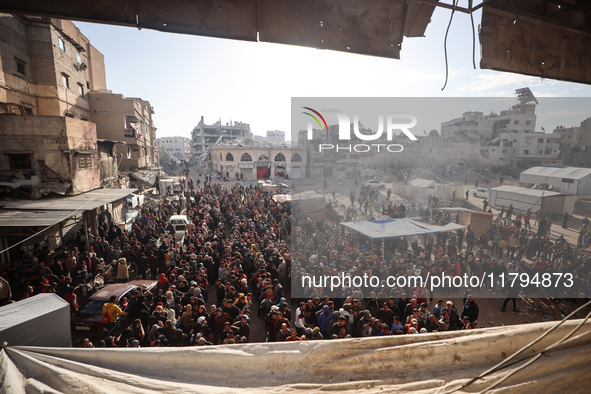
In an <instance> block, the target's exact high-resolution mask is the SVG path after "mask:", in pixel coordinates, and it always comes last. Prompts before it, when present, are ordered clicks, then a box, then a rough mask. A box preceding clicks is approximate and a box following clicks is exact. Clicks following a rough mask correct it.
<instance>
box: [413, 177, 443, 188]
mask: <svg viewBox="0 0 591 394" xmlns="http://www.w3.org/2000/svg"><path fill="white" fill-rule="evenodd" d="M408 184H409V185H411V186H413V187H420V188H422V189H425V188H429V187H435V185H437V182H435V181H434V180H431V179H421V178H417V179H413V180H412V181H410V182H408Z"/></svg>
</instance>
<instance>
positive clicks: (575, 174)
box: [521, 166, 591, 179]
mask: <svg viewBox="0 0 591 394" xmlns="http://www.w3.org/2000/svg"><path fill="white" fill-rule="evenodd" d="M521 175H536V176H543V177H552V178H568V179H582V178H585V177H586V176H589V175H591V168H581V167H559V166H556V167H555V166H552V167H543V166H538V167H532V168H530V169H528V170H525V171H523V172H522V173H521Z"/></svg>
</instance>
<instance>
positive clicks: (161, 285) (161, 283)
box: [158, 273, 168, 291]
mask: <svg viewBox="0 0 591 394" xmlns="http://www.w3.org/2000/svg"><path fill="white" fill-rule="evenodd" d="M158 289H162V291H166V290H168V279H167V278H166V274H165V273H161V274H160V278H159V279H158Z"/></svg>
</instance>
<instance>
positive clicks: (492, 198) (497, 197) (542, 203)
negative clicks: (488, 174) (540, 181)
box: [488, 185, 577, 216]
mask: <svg viewBox="0 0 591 394" xmlns="http://www.w3.org/2000/svg"><path fill="white" fill-rule="evenodd" d="M488 195H489V204H490V206H491V207H493V208H497V209H501V208H507V207H508V206H509V205H513V208H514V209H515V210H517V211H520V212H525V211H527V210H528V209H531V212H532V213H534V214H535V213H536V212H537V211H538V209H540V212H541V214H542V216H549V215H552V214H558V215H561V214H563V213H564V212H568V213H569V215H570V214H572V213H573V211H574V209H575V203H576V201H577V196H574V195H566V194H563V193H556V192H553V191H549V190H538V189H527V188H524V187H515V186H508V185H503V186H497V187H493V188H492V189H490V190H489V192H488Z"/></svg>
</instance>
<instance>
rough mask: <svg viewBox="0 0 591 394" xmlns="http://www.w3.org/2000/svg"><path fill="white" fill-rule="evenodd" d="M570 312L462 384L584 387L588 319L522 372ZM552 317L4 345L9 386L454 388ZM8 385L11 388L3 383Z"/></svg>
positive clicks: (525, 389) (1, 355) (528, 389)
mask: <svg viewBox="0 0 591 394" xmlns="http://www.w3.org/2000/svg"><path fill="white" fill-rule="evenodd" d="M580 322H581V321H570V322H567V323H565V324H564V325H563V326H561V327H560V328H558V329H557V330H555V331H554V332H552V333H551V334H550V335H548V336H547V337H546V338H545V339H543V340H542V341H540V342H539V343H537V344H536V345H534V346H533V347H532V348H531V349H528V350H527V351H526V352H524V353H523V354H522V355H521V356H519V357H518V358H517V359H516V360H515V361H517V362H516V363H510V366H509V367H508V368H506V369H503V370H501V371H499V372H496V373H495V374H493V375H490V376H489V377H486V378H485V379H483V380H479V381H477V382H476V383H475V384H473V385H471V386H469V388H467V389H464V390H462V391H460V392H474V391H477V390H482V389H484V388H485V387H487V386H488V385H489V384H491V383H492V382H493V381H496V380H498V379H500V378H501V377H503V376H505V375H506V374H507V373H509V372H511V371H514V372H516V373H515V374H514V375H513V376H511V377H510V378H509V379H507V380H506V381H504V382H503V383H502V384H501V385H500V386H499V387H497V389H496V390H497V391H495V392H502V393H511V394H517V393H527V394H531V393H539V392H544V393H549V392H556V393H564V392H569V391H570V392H588V388H589V387H590V386H589V385H590V384H591V374H589V366H590V364H591V352H590V350H591V336H590V335H589V334H591V324H590V323H587V324H585V325H583V326H582V327H581V329H579V330H578V331H577V332H576V333H575V335H573V336H572V337H571V340H570V341H568V342H565V343H564V344H563V345H561V346H559V347H557V349H555V350H552V351H548V352H547V353H545V356H543V357H542V358H540V359H539V360H537V361H536V362H535V363H534V364H532V365H531V366H529V367H526V368H525V369H523V370H521V371H517V369H518V368H520V366H521V365H523V364H524V363H525V362H526V361H527V360H528V359H529V358H530V357H531V356H533V355H535V354H537V352H539V351H540V350H542V349H545V348H546V347H547V346H549V345H551V344H553V343H556V342H557V341H558V340H560V339H561V338H564V337H565V336H566V335H568V334H569V332H570V331H571V330H572V329H573V328H574V327H575V326H576V325H578V324H579V323H580ZM555 324H556V322H545V323H535V324H528V325H518V326H508V327H497V328H489V329H480V330H467V331H454V332H447V333H433V334H417V335H404V336H389V337H375V338H360V339H348V340H347V339H344V340H326V341H305V342H285V343H267V344H265V343H262V344H254V343H253V344H246V345H220V346H211V347H190V348H140V349H133V348H129V349H73V348H34V347H16V348H11V347H8V348H6V349H4V350H2V351H0V368H1V369H0V381H1V382H3V383H2V384H3V387H2V389H3V390H4V391H3V392H6V393H23V392H27V393H29V392H30V393H32V392H36V391H37V390H39V388H43V389H45V390H54V391H51V392H63V393H99V392H100V393H146V392H148V393H149V392H170V391H178V392H183V393H205V392H207V393H211V392H223V393H231V392H241V393H245V392H255V391H256V392H277V393H279V392H281V393H283V392H289V391H292V392H293V391H314V392H317V391H331V392H358V391H360V390H362V391H363V392H365V393H378V392H414V393H433V392H435V393H439V392H441V393H442V392H449V391H450V390H452V389H454V388H458V387H460V386H461V385H462V384H463V383H465V382H467V381H468V380H469V379H471V378H473V377H475V376H477V375H479V374H480V373H481V372H484V371H486V370H487V369H489V368H491V367H492V366H494V365H496V364H497V363H498V362H500V361H502V360H504V359H506V358H507V357H509V356H510V355H511V354H512V353H514V352H515V351H517V350H518V349H520V348H521V347H523V346H524V345H525V344H527V343H529V342H531V341H533V340H534V339H536V338H538V337H539V336H540V335H541V334H542V333H544V332H545V331H547V330H548V329H549V328H550V327H552V326H553V325H555ZM7 385H10V387H7Z"/></svg>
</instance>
